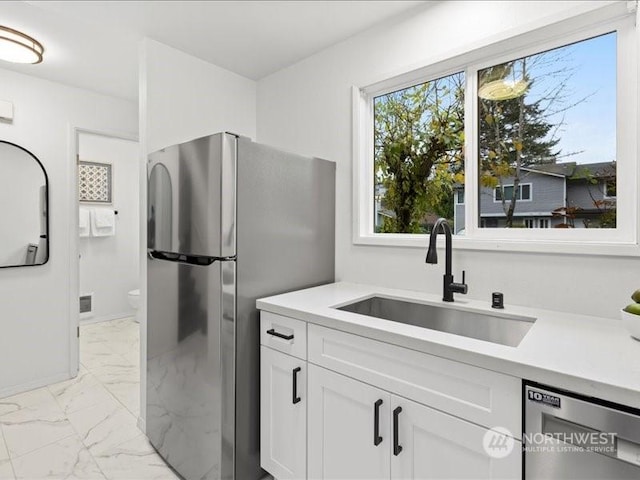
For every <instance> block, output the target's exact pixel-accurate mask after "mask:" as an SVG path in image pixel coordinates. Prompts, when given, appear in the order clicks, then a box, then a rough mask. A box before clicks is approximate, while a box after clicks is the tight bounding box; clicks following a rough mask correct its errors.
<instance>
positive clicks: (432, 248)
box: [425, 218, 467, 302]
mask: <svg viewBox="0 0 640 480" xmlns="http://www.w3.org/2000/svg"><path fill="white" fill-rule="evenodd" d="M439 233H444V236H445V268H444V271H445V273H444V280H443V292H442V300H444V301H445V302H453V294H454V292H455V293H462V294H466V293H467V285H466V284H465V283H464V277H465V275H464V272H463V273H462V283H455V282H454V281H453V273H452V271H453V266H452V263H453V260H452V257H453V253H452V246H451V243H452V241H451V227H449V223H448V222H447V220H446V219H444V218H439V219H438V220H437V221H436V223H435V225H434V226H433V229H432V230H431V234H430V235H429V248H428V250H427V257H426V259H425V262H426V263H430V264H436V263H438V252H437V250H436V245H437V240H438V234H439Z"/></svg>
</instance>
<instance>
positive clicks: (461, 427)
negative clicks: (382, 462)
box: [391, 395, 522, 480]
mask: <svg viewBox="0 0 640 480" xmlns="http://www.w3.org/2000/svg"><path fill="white" fill-rule="evenodd" d="M391 417H392V418H391V422H392V430H393V433H394V435H393V437H394V438H393V439H392V443H393V444H394V445H396V444H397V446H398V448H394V446H392V457H391V478H393V479H416V480H418V479H420V480H426V479H438V480H441V479H478V478H482V479H498V478H499V479H520V478H521V477H522V446H521V443H520V442H519V441H516V440H513V442H510V441H509V442H498V448H497V449H496V444H495V443H494V444H493V449H492V450H491V451H492V452H494V451H496V452H497V453H498V454H501V453H502V451H501V450H500V448H499V447H500V445H499V444H500V443H503V444H504V445H505V447H504V453H506V452H507V451H509V447H508V445H509V444H511V445H512V446H513V449H512V450H511V451H510V453H509V454H508V455H507V456H506V457H504V458H494V457H492V456H491V455H489V454H488V453H487V452H486V451H485V448H484V443H485V433H487V432H488V430H487V429H485V428H483V427H479V426H478V425H475V424H473V423H469V422H467V421H464V420H461V419H459V418H456V417H453V416H451V415H448V414H446V413H442V412H439V411H437V410H434V409H432V408H429V407H425V406H423V405H420V404H418V403H415V402H412V401H410V400H406V399H404V398H402V397H397V396H395V395H392V396H391ZM396 424H397V428H396Z"/></svg>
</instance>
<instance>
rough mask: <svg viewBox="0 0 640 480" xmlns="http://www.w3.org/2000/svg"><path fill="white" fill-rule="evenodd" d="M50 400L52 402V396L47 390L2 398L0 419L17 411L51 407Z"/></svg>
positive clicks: (37, 390) (42, 389)
mask: <svg viewBox="0 0 640 480" xmlns="http://www.w3.org/2000/svg"><path fill="white" fill-rule="evenodd" d="M51 400H53V396H52V395H51V393H50V392H49V390H47V388H38V389H36V390H31V391H29V392H25V393H20V394H18V395H14V396H12V397H6V398H2V399H0V418H2V417H3V416H4V415H7V414H10V413H14V412H17V411H19V410H24V409H34V408H38V407H40V406H42V405H46V404H51V405H53V404H52V403H51ZM54 402H55V400H54Z"/></svg>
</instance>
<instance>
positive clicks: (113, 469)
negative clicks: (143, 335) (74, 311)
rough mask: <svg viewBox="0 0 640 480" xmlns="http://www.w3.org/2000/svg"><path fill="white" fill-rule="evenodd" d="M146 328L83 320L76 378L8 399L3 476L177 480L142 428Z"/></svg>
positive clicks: (3, 414) (3, 417)
mask: <svg viewBox="0 0 640 480" xmlns="http://www.w3.org/2000/svg"><path fill="white" fill-rule="evenodd" d="M139 338H140V337H139V325H138V324H137V323H135V322H134V321H133V319H121V320H114V321H110V322H102V323H95V324H90V325H81V327H80V361H81V364H80V369H79V372H78V375H77V376H76V377H75V378H72V379H70V380H66V381H64V382H59V383H56V384H53V385H49V386H48V387H45V388H39V389H36V390H32V391H30V392H26V393H22V394H20V395H14V396H12V397H8V398H3V399H0V480H16V479H23V478H24V479H30V480H36V479H37V480H43V479H47V480H48V479H56V478H68V479H94V478H95V479H104V478H105V476H106V477H107V478H109V479H110V480H111V479H112V480H144V479H156V478H157V479H176V478H177V477H176V476H175V474H174V473H173V472H172V470H171V469H170V468H169V467H167V465H166V464H165V463H164V461H163V460H162V458H160V456H158V454H157V453H156V452H155V450H153V448H152V447H151V445H150V444H149V442H148V440H147V438H146V437H145V436H144V435H143V434H142V433H141V432H140V430H138V427H137V417H138V415H139V410H140V349H139Z"/></svg>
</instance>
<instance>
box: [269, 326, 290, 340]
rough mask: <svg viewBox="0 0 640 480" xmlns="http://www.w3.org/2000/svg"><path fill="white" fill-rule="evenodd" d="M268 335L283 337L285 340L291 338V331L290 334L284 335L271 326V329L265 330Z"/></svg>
mask: <svg viewBox="0 0 640 480" xmlns="http://www.w3.org/2000/svg"><path fill="white" fill-rule="evenodd" d="M267 333H268V334H269V335H273V336H274V337H278V338H283V339H285V340H293V333H292V334H291V335H285V334H284V333H278V332H276V331H275V330H274V329H273V328H272V329H271V330H267Z"/></svg>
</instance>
